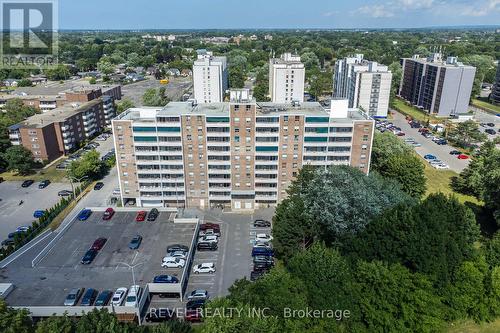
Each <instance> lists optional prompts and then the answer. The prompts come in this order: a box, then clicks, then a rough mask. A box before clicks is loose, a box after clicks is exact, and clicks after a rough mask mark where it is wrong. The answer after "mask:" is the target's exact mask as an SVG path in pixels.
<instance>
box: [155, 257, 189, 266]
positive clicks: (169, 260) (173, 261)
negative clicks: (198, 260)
mask: <svg viewBox="0 0 500 333" xmlns="http://www.w3.org/2000/svg"><path fill="white" fill-rule="evenodd" d="M185 264H186V260H184V259H181V258H175V257H164V258H163V260H162V263H161V267H167V268H182V267H184V265H185Z"/></svg>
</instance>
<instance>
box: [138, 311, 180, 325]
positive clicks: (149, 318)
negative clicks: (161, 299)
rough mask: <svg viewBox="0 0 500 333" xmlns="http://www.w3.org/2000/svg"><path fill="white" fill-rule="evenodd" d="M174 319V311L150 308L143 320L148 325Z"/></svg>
mask: <svg viewBox="0 0 500 333" xmlns="http://www.w3.org/2000/svg"><path fill="white" fill-rule="evenodd" d="M175 317H176V315H175V310H172V309H167V308H161V309H155V308H151V309H150V310H149V311H148V313H146V316H145V317H144V319H145V320H146V322H148V323H161V322H164V321H168V320H172V319H175Z"/></svg>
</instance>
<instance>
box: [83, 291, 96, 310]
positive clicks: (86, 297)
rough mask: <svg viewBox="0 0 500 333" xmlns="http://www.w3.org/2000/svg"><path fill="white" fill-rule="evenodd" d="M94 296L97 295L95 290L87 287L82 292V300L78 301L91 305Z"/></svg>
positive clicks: (84, 304)
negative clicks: (83, 292)
mask: <svg viewBox="0 0 500 333" xmlns="http://www.w3.org/2000/svg"><path fill="white" fill-rule="evenodd" d="M96 297H97V290H95V289H92V288H89V289H87V291H86V292H85V294H83V297H82V302H81V303H80V305H82V306H91V305H92V304H94V301H95V299H96Z"/></svg>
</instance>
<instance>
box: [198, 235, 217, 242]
mask: <svg viewBox="0 0 500 333" xmlns="http://www.w3.org/2000/svg"><path fill="white" fill-rule="evenodd" d="M198 242H203V243H217V242H219V237H217V236H215V235H207V236H203V237H199V238H198Z"/></svg>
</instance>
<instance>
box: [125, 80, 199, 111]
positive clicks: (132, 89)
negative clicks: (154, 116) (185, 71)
mask: <svg viewBox="0 0 500 333" xmlns="http://www.w3.org/2000/svg"><path fill="white" fill-rule="evenodd" d="M160 87H165V88H166V92H165V93H166V95H167V97H168V98H169V99H171V100H173V101H179V100H180V99H181V97H182V95H183V94H184V93H185V92H186V91H187V90H189V89H191V87H192V80H191V78H190V77H188V78H184V77H179V78H172V79H170V83H169V84H167V85H162V84H160V82H159V81H158V80H155V79H154V78H153V77H148V78H147V79H146V80H144V81H140V82H136V83H131V84H127V85H125V86H123V87H122V94H123V98H126V99H130V100H132V101H133V102H134V105H135V106H137V107H138V106H141V105H142V96H143V95H144V92H145V91H146V90H147V89H151V88H155V89H156V88H160Z"/></svg>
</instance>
